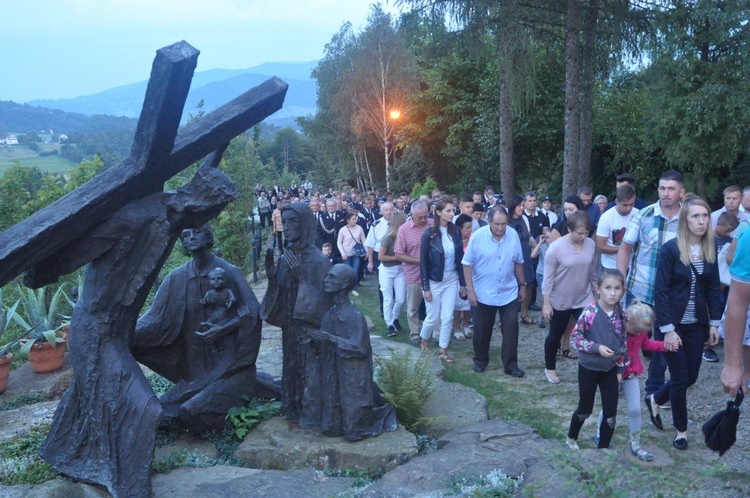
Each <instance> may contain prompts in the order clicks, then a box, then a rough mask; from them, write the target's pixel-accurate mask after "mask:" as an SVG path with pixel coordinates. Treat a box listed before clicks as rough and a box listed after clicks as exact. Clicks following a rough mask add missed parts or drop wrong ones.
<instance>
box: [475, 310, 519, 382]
mask: <svg viewBox="0 0 750 498" xmlns="http://www.w3.org/2000/svg"><path fill="white" fill-rule="evenodd" d="M519 306H520V303H519V302H518V301H517V300H515V299H514V300H513V301H511V302H509V303H508V304H506V305H505V306H489V305H487V304H482V303H477V307H476V308H474V336H473V338H472V343H473V346H474V364H475V365H478V366H480V367H486V366H487V364H488V363H489V362H490V341H491V340H492V329H493V327H494V326H495V315H496V314H497V313H498V312H499V313H500V333H501V334H502V335H503V342H502V349H501V352H500V357H501V359H502V360H503V367H504V368H505V370H506V371H509V370H513V369H515V368H516V367H517V366H518V307H519Z"/></svg>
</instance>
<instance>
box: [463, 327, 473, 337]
mask: <svg viewBox="0 0 750 498" xmlns="http://www.w3.org/2000/svg"><path fill="white" fill-rule="evenodd" d="M464 337H466V338H467V339H471V338H472V337H474V332H473V331H472V330H471V329H470V328H469V327H464Z"/></svg>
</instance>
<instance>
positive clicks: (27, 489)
mask: <svg viewBox="0 0 750 498" xmlns="http://www.w3.org/2000/svg"><path fill="white" fill-rule="evenodd" d="M0 496H2V497H3V498H105V497H110V496H112V495H110V494H109V493H108V492H107V490H106V489H105V488H99V487H96V486H91V485H89V484H83V483H77V482H73V481H69V480H67V479H62V478H57V479H52V480H51V481H47V482H45V483H42V484H35V485H23V486H0Z"/></svg>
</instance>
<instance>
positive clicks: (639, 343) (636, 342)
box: [622, 332, 667, 379]
mask: <svg viewBox="0 0 750 498" xmlns="http://www.w3.org/2000/svg"><path fill="white" fill-rule="evenodd" d="M641 349H645V350H646V351H656V352H659V353H666V352H667V350H666V349H664V341H655V340H653V339H649V338H648V334H647V333H646V332H642V333H640V334H638V335H632V334H628V356H629V357H630V364H629V365H628V366H626V367H625V372H624V373H623V374H622V378H623V379H627V378H628V377H630V376H631V375H640V374H642V373H643V363H641V354H640V352H641Z"/></svg>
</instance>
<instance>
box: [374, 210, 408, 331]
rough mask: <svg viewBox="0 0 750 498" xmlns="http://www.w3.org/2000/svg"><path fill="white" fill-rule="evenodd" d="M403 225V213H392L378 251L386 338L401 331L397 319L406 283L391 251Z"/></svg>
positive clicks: (399, 264)
mask: <svg viewBox="0 0 750 498" xmlns="http://www.w3.org/2000/svg"><path fill="white" fill-rule="evenodd" d="M404 223H406V215H405V214H404V213H393V215H391V220H390V221H389V222H388V230H387V231H386V232H385V235H384V236H383V240H381V241H380V250H379V251H378V260H379V261H380V269H379V270H378V283H379V284H380V291H381V292H382V293H383V318H384V319H385V324H386V325H387V326H388V337H393V336H395V335H396V334H397V333H398V332H401V330H402V329H401V324H400V323H398V317H399V316H400V315H401V309H402V308H403V306H404V302H405V301H406V281H405V280H404V270H403V268H402V266H401V261H399V260H398V259H396V253H395V252H394V250H393V249H394V247H395V245H396V235H397V234H398V229H399V228H400V227H401V225H403V224H404ZM394 297H395V299H394Z"/></svg>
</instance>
